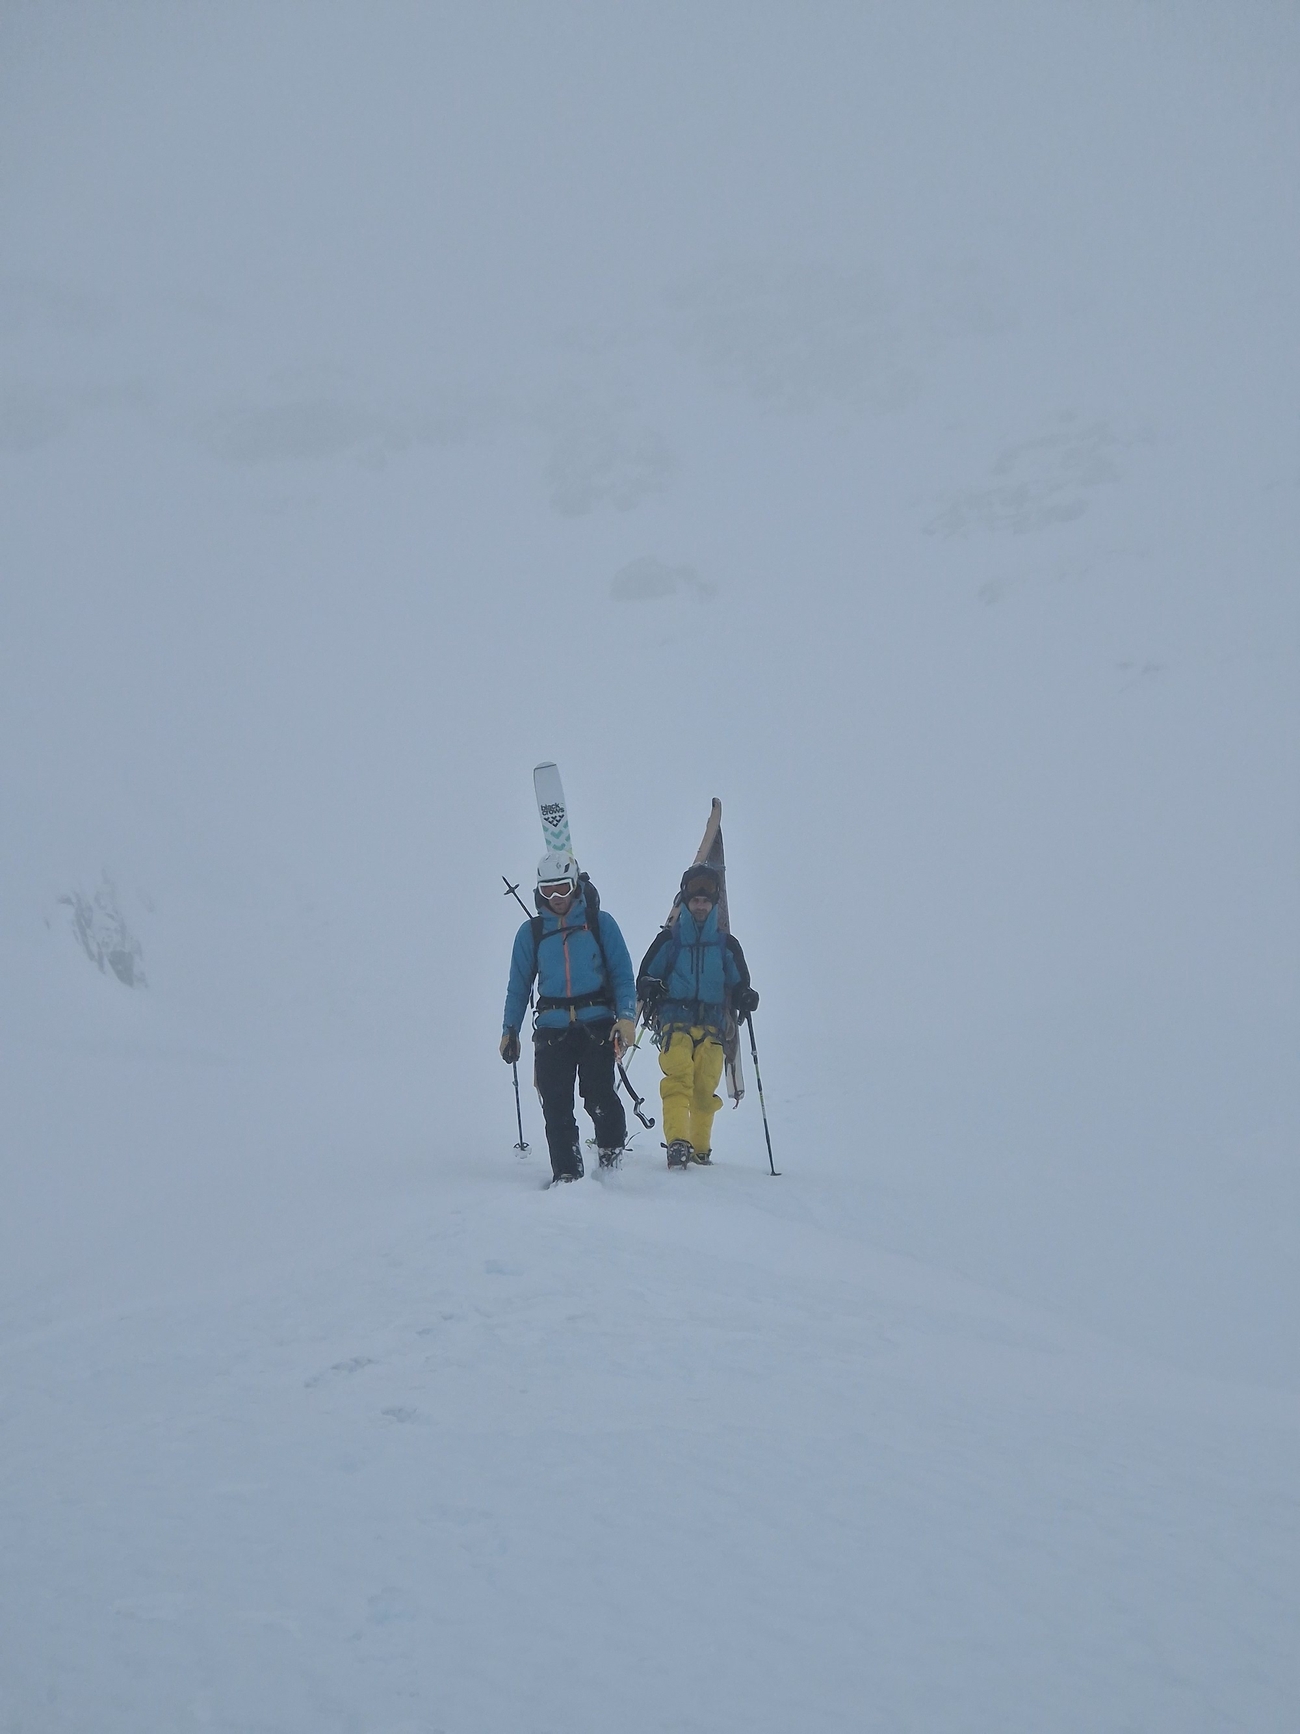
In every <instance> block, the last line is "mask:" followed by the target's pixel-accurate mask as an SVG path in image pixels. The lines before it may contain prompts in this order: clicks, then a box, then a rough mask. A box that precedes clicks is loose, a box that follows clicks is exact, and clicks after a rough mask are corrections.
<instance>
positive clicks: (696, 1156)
mask: <svg viewBox="0 0 1300 1734" xmlns="http://www.w3.org/2000/svg"><path fill="white" fill-rule="evenodd" d="M686 1160H687V1161H688V1162H694V1163H696V1164H698V1166H699V1167H701V1168H707V1167H708V1166H709V1164H710V1162H712V1160H713V1152H712V1150H696V1149H695V1148H694V1147H692V1149H691V1153H690V1155H689V1156H688V1157H687V1158H686Z"/></svg>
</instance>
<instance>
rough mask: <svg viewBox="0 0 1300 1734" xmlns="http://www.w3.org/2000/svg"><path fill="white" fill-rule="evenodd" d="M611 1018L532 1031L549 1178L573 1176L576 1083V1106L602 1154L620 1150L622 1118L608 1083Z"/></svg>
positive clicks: (624, 1124)
mask: <svg viewBox="0 0 1300 1734" xmlns="http://www.w3.org/2000/svg"><path fill="white" fill-rule="evenodd" d="M613 1028H614V1023H613V1019H612V1018H609V1019H607V1018H599V1019H597V1018H593V1019H592V1020H591V1022H590V1023H572V1024H566V1025H565V1027H564V1028H563V1029H559V1030H535V1031H534V1032H533V1042H534V1045H535V1050H536V1064H535V1066H534V1070H533V1077H534V1080H535V1081H536V1084H537V1090H538V1094H539V1095H540V1096H541V1098H542V1118H543V1120H545V1122H546V1146H547V1149H548V1150H549V1151H550V1153H551V1172H552V1173H553V1174H576V1173H578V1122H577V1120H576V1119H575V1118H574V1114H573V1086H574V1082H575V1080H576V1082H577V1085H578V1089H579V1090H580V1091H581V1093H582V1105H583V1107H584V1108H585V1109H586V1110H587V1112H588V1113H589V1114H590V1115H591V1123H592V1125H593V1126H594V1127H595V1129H596V1142H597V1144H598V1145H599V1146H600V1148H601V1149H602V1150H618V1149H621V1148H622V1145H623V1141H624V1139H625V1138H626V1137H627V1115H626V1114H625V1113H624V1112H623V1104H622V1102H620V1101H619V1099H618V1090H617V1087H616V1086H615V1083H614V1047H613V1044H612V1043H611V1041H610V1039H609V1038H610V1032H611V1031H612V1030H613Z"/></svg>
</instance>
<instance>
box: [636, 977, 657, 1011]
mask: <svg viewBox="0 0 1300 1734" xmlns="http://www.w3.org/2000/svg"><path fill="white" fill-rule="evenodd" d="M636 997H637V998H638V999H639V1000H640V1001H641V1004H642V1005H643V1006H647V1007H650V1008H652V1009H653V1007H655V1006H657V1005H658V1004H659V1001H660V1000H661V999H662V998H663V997H664V984H663V983H662V982H661V981H660V980H659V978H658V976H655V975H643V976H642V977H641V979H640V981H638V982H637V984H636Z"/></svg>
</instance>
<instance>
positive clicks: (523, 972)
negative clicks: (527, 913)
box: [504, 892, 636, 1031]
mask: <svg viewBox="0 0 1300 1734" xmlns="http://www.w3.org/2000/svg"><path fill="white" fill-rule="evenodd" d="M541 921H542V938H541V943H540V944H539V945H538V946H537V947H536V948H534V945H533V924H532V922H531V921H525V922H524V924H523V926H522V927H521V928H520V929H519V931H518V933H516V935H515V948H514V951H513V952H512V953H511V957H510V986H509V987H508V988H507V989H506V1010H505V1018H504V1028H505V1029H507V1030H515V1031H519V1030H521V1029H522V1028H523V1027H524V1013H525V1011H527V1009H528V990H529V988H530V987H531V986H532V985H533V978H534V976H536V978H537V997H538V999H576V998H580V997H581V996H582V995H583V994H588V993H597V992H599V991H600V989H601V988H608V989H609V998H610V1000H611V1001H612V1004H610V1003H606V1004H603V1005H585V1006H579V1007H578V1008H577V1010H576V1011H575V1012H574V1016H575V1017H576V1019H577V1021H578V1022H579V1023H584V1024H585V1023H594V1022H596V1021H597V1020H598V1019H600V1018H609V1017H620V1018H631V1017H635V1016H636V983H635V980H634V977H633V973H632V959H631V958H630V957H629V956H628V952H627V946H626V945H625V944H624V942H623V935H622V934H621V933H620V932H619V929H618V923H617V921H615V919H614V917H613V916H612V915H610V914H609V913H608V911H606V910H604V909H602V910H601V912H600V945H599V946H597V944H596V941H595V937H594V936H593V934H592V933H591V931H590V929H589V928H588V927H587V900H586V896H585V894H584V893H582V892H579V894H578V897H577V899H576V900H575V902H574V903H573V905H572V907H571V908H569V909H568V910H566V911H565V914H564V917H563V919H561V917H560V916H558V915H556V914H555V913H554V912H553V911H552V910H549V909H547V910H544V911H543V912H542V917H541ZM602 949H603V951H604V953H605V959H606V961H607V963H608V964H609V970H610V975H611V976H612V977H613V980H612V981H610V980H608V979H607V978H606V975H605V971H604V969H603V968H602V967H601V959H600V954H601V950H602ZM568 1022H569V1008H568V1007H567V1006H555V1007H553V1008H552V1009H551V1010H550V1011H540V1012H538V1014H537V1028H538V1029H541V1030H554V1029H562V1028H563V1027H564V1025H565V1024H567V1023H568Z"/></svg>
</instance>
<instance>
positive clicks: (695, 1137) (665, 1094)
mask: <svg viewBox="0 0 1300 1734" xmlns="http://www.w3.org/2000/svg"><path fill="white" fill-rule="evenodd" d="M659 1069H660V1071H661V1072H662V1073H663V1077H662V1078H661V1079H660V1081H659V1094H660V1096H661V1098H662V1099H663V1105H664V1139H665V1141H666V1142H667V1143H669V1144H672V1143H674V1142H675V1141H676V1140H677V1139H678V1138H685V1140H686V1141H687V1143H688V1144H689V1145H690V1147H691V1149H692V1150H698V1151H700V1152H701V1153H703V1152H704V1151H705V1150H708V1149H709V1148H710V1144H709V1140H710V1138H711V1136H712V1134H713V1116H714V1115H715V1114H716V1113H717V1111H718V1109H719V1108H720V1107H721V1106H722V1098H721V1097H720V1096H716V1095H715V1094H714V1091H715V1090H716V1089H717V1087H718V1080H719V1079H720V1078H721V1077H722V1044H721V1042H718V1041H715V1040H714V1038H713V1037H712V1036H710V1035H706V1034H705V1032H704V1031H703V1030H702V1029H699V1028H696V1029H693V1030H674V1031H673V1032H672V1034H671V1035H670V1036H669V1038H668V1041H667V1044H666V1045H665V1046H664V1047H662V1048H661V1049H660V1050H659Z"/></svg>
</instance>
